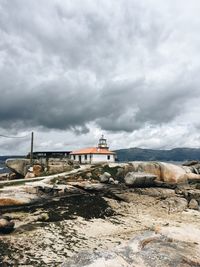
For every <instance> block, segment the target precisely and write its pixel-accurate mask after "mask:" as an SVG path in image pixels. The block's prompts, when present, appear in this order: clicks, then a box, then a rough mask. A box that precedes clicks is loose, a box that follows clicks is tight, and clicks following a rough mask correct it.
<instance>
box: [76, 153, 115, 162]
mask: <svg viewBox="0 0 200 267" xmlns="http://www.w3.org/2000/svg"><path fill="white" fill-rule="evenodd" d="M79 156H81V163H98V162H115V155H112V154H111V155H109V156H110V159H108V155H103V154H92V155H91V158H90V154H87V159H85V155H75V159H74V155H71V159H72V160H75V161H78V162H79Z"/></svg>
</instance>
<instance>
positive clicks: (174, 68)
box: [0, 0, 200, 133]
mask: <svg viewBox="0 0 200 267" xmlns="http://www.w3.org/2000/svg"><path fill="white" fill-rule="evenodd" d="M170 3H172V2H171V1H169V6H162V5H161V4H160V2H159V1H150V2H148V1H136V0H135V1H126V3H124V1H101V2H98V1H86V2H84V4H83V3H82V2H81V1H67V2H65V1H53V0H48V1H47V0H46V1H39V0H34V1H25V0H20V1H19V0H18V1H17V0H12V1H6V0H2V1H1V3H0V35H1V39H0V92H1V98H0V124H1V127H4V128H9V127H11V126H12V127H15V128H17V127H22V128H26V127H32V126H35V127H36V126H42V127H44V128H47V129H70V130H72V131H74V132H76V133H86V132H87V131H88V128H87V123H89V122H95V123H96V124H97V125H98V126H100V127H101V128H102V129H105V130H110V131H127V132H131V131H133V130H135V129H139V128H142V127H143V126H144V125H146V124H153V125H157V124H162V123H169V122H170V121H173V120H175V119H176V118H177V117H178V116H181V115H182V114H183V115H184V114H185V113H187V111H188V105H187V103H188V101H189V102H190V103H192V102H193V99H196V98H198V97H199V85H200V82H199V79H198V78H197V77H198V71H199V65H198V63H195V62H196V60H194V61H192V60H191V58H192V57H194V58H195V57H196V56H197V55H196V46H195V45H194V43H195V42H194V43H190V40H194V39H195V38H196V37H195V36H196V33H195V31H194V32H193V33H192V31H191V30H190V29H189V28H187V27H185V28H184V26H183V25H187V23H188V16H186V20H184V16H183V18H179V17H178V18H177V17H176V11H177V10H175V11H174V13H173V12H172V10H171V7H173V5H170ZM176 3H178V5H179V4H180V6H181V3H182V2H180V1H176ZM193 4H194V3H193ZM159 5H160V6H159ZM163 5H164V4H163ZM157 7H160V10H159V8H157ZM184 7H185V5H184V4H183V8H184ZM178 9H179V8H178ZM184 10H187V7H186V9H184ZM189 18H190V14H189ZM181 19H182V21H181ZM191 20H192V15H191ZM194 23H197V24H198V21H197V22H196V21H195V22H194ZM175 26H176V27H175ZM198 26H200V25H198ZM188 37H190V39H189V38H188ZM195 40H196V39H195ZM196 42H199V40H196ZM179 46H180V47H179ZM179 52H180V55H179ZM190 90H192V93H189V91H190ZM194 116H195V115H194Z"/></svg>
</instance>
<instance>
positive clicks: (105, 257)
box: [0, 162, 200, 267]
mask: <svg viewBox="0 0 200 267" xmlns="http://www.w3.org/2000/svg"><path fill="white" fill-rule="evenodd" d="M171 165H172V164H170V165H167V164H164V163H158V162H143V163H141V162H131V163H127V164H110V165H105V164H101V165H95V166H87V165H85V166H82V167H81V168H80V169H74V170H71V171H68V172H65V173H64V174H58V175H54V176H47V177H43V178H42V180H41V181H35V182H28V179H27V180H25V183H23V184H21V185H15V186H3V187H2V188H1V189H0V209H1V213H2V215H1V216H2V219H3V220H4V219H5V218H7V220H8V222H9V221H12V222H14V223H15V226H14V229H13V230H14V231H13V232H12V233H9V234H8V233H6V234H5V233H2V234H0V263H1V264H2V266H24V265H28V266H69V267H73V266H76V267H82V266H88V267H89V266H91V267H92V266H97V267H98V266H101V267H104V266H110V267H113V266H115V267H117V266H119V267H122V266H127V267H129V266H175V265H174V262H176V266H180V267H182V266H186V267H187V266H200V257H199V253H198V252H199V249H200V240H199V229H200V214H199V203H200V183H199V182H200V179H199V174H197V173H193V172H192V168H193V169H194V166H193V167H192V168H191V166H187V167H183V168H182V167H177V166H175V165H174V166H171ZM195 168H196V167H195ZM4 223H5V221H4ZM0 224H1V218H0ZM138 240H139V241H138ZM3 264H4V265H3Z"/></svg>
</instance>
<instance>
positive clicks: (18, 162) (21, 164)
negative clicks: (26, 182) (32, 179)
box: [6, 158, 30, 176]
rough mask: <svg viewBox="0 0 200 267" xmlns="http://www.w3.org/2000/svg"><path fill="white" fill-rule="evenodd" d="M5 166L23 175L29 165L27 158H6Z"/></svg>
mask: <svg viewBox="0 0 200 267" xmlns="http://www.w3.org/2000/svg"><path fill="white" fill-rule="evenodd" d="M6 166H7V167H8V168H9V169H10V170H12V171H13V172H15V173H18V174H20V175H21V176H25V175H26V173H27V171H28V168H29V166H30V160H29V159H21V158H20V159H7V160H6Z"/></svg>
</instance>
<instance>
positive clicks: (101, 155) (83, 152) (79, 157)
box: [70, 135, 116, 164]
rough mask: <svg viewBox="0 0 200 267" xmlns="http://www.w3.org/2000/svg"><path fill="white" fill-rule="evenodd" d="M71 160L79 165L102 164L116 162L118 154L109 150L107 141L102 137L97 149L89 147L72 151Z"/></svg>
mask: <svg viewBox="0 0 200 267" xmlns="http://www.w3.org/2000/svg"><path fill="white" fill-rule="evenodd" d="M70 158H71V159H72V160H74V161H78V162H79V163H90V164H93V163H100V162H115V158H116V153H115V152H112V151H110V150H109V147H108V145H107V140H106V139H105V138H104V136H103V135H102V137H101V138H100V139H99V144H98V146H97V147H89V148H84V149H80V150H77V151H72V152H71V153H70Z"/></svg>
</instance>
